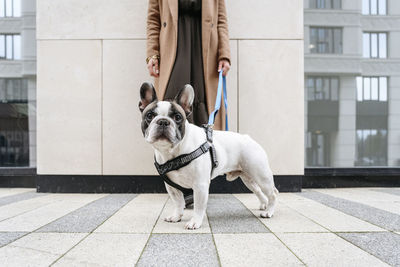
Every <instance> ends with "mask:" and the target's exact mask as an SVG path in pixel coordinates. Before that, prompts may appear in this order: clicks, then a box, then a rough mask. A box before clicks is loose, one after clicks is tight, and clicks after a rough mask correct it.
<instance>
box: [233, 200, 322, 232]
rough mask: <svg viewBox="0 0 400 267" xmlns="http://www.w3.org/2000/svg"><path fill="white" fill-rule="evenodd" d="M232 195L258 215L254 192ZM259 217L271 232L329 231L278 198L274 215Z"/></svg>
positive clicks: (257, 203)
mask: <svg viewBox="0 0 400 267" xmlns="http://www.w3.org/2000/svg"><path fill="white" fill-rule="evenodd" d="M281 194H282V193H281ZM281 194H279V196H280V195H281ZM234 196H235V197H236V198H237V199H239V200H240V201H241V202H242V203H243V204H244V205H245V206H246V207H247V208H248V209H249V210H250V211H251V212H252V213H253V214H254V215H255V216H259V215H260V212H261V211H260V210H259V205H260V204H259V201H258V198H257V197H256V196H255V195H254V194H236V195H234ZM259 219H260V220H261V222H262V223H263V224H264V225H265V226H267V227H268V228H269V229H270V230H271V231H272V232H282V233H290V232H303V233H306V232H329V231H328V230H327V229H326V228H324V227H322V226H321V225H319V224H317V223H315V222H313V221H312V220H310V219H308V218H307V217H305V216H303V215H301V214H300V213H298V212H297V211H295V210H294V209H292V208H289V207H288V206H286V204H283V203H280V202H279V199H278V204H277V206H276V209H275V213H274V216H273V217H272V218H269V219H268V218H261V217H260V218H259Z"/></svg>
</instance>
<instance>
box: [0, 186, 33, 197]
mask: <svg viewBox="0 0 400 267" xmlns="http://www.w3.org/2000/svg"><path fill="white" fill-rule="evenodd" d="M26 192H36V190H35V189H32V188H9V187H6V188H0V197H7V196H12V195H17V194H21V193H26Z"/></svg>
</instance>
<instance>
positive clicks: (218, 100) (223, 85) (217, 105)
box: [208, 70, 228, 131]
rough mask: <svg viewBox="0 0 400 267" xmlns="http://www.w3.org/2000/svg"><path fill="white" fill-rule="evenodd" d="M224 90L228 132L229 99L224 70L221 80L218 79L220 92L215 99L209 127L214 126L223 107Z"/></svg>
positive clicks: (220, 75)
mask: <svg viewBox="0 0 400 267" xmlns="http://www.w3.org/2000/svg"><path fill="white" fill-rule="evenodd" d="M222 89H223V90H224V104H225V129H226V131H228V98H227V94H226V77H225V76H222V70H221V71H220V72H219V79H218V91H217V98H216V99H215V108H214V111H213V112H212V113H211V114H210V117H209V118H208V125H214V120H215V116H217V113H218V111H219V109H220V107H221V94H222Z"/></svg>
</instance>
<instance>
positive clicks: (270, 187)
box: [258, 174, 279, 218]
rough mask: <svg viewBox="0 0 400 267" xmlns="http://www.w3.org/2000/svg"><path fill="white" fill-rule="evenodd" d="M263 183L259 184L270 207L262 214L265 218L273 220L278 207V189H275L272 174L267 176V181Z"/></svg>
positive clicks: (264, 180)
mask: <svg viewBox="0 0 400 267" xmlns="http://www.w3.org/2000/svg"><path fill="white" fill-rule="evenodd" d="M261 180H262V181H261V182H260V183H258V185H259V186H260V188H261V190H262V191H263V193H264V194H265V195H266V196H267V198H268V205H267V208H266V210H265V211H264V212H262V213H261V214H260V216H261V217H263V218H271V217H272V215H273V214H274V211H275V206H276V198H277V196H278V193H279V191H278V189H276V188H275V185H274V178H273V176H272V174H271V175H270V176H266V177H265V179H261Z"/></svg>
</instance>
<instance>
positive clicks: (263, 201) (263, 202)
mask: <svg viewBox="0 0 400 267" xmlns="http://www.w3.org/2000/svg"><path fill="white" fill-rule="evenodd" d="M240 178H241V179H242V181H243V183H244V184H245V185H246V186H247V188H248V189H249V190H250V191H251V192H253V193H254V194H255V195H256V196H257V197H258V199H259V200H260V210H265V209H266V208H267V204H268V199H267V197H266V196H265V195H264V193H263V192H262V191H261V188H260V187H259V186H258V184H257V183H256V182H255V181H254V180H253V179H251V178H249V177H247V176H245V175H244V174H243V173H242V174H241V175H240Z"/></svg>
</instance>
